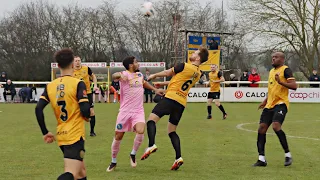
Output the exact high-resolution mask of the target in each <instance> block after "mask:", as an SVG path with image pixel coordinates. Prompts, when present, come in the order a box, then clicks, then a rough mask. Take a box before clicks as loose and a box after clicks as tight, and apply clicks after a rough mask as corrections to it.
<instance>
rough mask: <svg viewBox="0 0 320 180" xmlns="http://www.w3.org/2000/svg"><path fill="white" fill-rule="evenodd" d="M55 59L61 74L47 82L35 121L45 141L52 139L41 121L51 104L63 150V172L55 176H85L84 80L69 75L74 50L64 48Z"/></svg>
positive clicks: (87, 108) (83, 179)
mask: <svg viewBox="0 0 320 180" xmlns="http://www.w3.org/2000/svg"><path fill="white" fill-rule="evenodd" d="M55 60H56V61H57V63H58V66H59V68H60V71H61V77H59V78H58V79H55V80H54V81H52V82H51V83H49V84H48V85H47V86H46V88H45V90H44V92H43V94H42V96H41V97H40V100H39V102H38V104H37V107H36V117H37V120H38V124H39V126H40V128H41V131H42V134H43V135H44V136H43V138H44V141H45V142H46V143H52V142H53V141H55V137H54V135H53V134H52V133H51V132H49V131H48V130H47V128H46V125H45V122H44V114H43V110H44V108H45V107H46V105H47V104H48V103H50V104H51V106H52V108H53V111H54V114H55V116H56V119H57V134H56V139H57V141H58V145H59V146H60V148H61V150H62V152H63V154H64V167H65V173H64V174H62V175H60V176H59V178H58V180H69V179H70V180H73V179H74V178H75V179H81V180H86V179H87V178H86V170H85V165H84V162H83V156H84V152H85V149H84V140H85V125H84V123H85V121H87V120H88V118H89V117H90V104H89V101H88V98H87V92H86V86H85V84H84V83H83V82H82V81H80V80H79V79H76V78H74V77H72V73H73V60H74V57H73V52H72V50H70V49H63V50H60V51H58V52H57V53H56V54H55Z"/></svg>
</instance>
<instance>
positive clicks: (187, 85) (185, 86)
mask: <svg viewBox="0 0 320 180" xmlns="http://www.w3.org/2000/svg"><path fill="white" fill-rule="evenodd" d="M190 84H192V80H188V81H186V82H185V83H183V84H182V87H181V90H182V91H185V90H187V89H188V88H189V86H190Z"/></svg>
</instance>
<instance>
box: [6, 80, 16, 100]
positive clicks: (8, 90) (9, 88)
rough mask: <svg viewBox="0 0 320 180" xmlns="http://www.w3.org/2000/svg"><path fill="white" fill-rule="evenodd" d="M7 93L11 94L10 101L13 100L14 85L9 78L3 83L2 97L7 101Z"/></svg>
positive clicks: (14, 93)
mask: <svg viewBox="0 0 320 180" xmlns="http://www.w3.org/2000/svg"><path fill="white" fill-rule="evenodd" d="M7 95H11V101H13V99H14V96H15V95H16V89H15V86H14V84H13V83H12V82H11V80H10V79H8V80H7V83H6V84H5V85H4V91H3V98H4V101H5V102H7Z"/></svg>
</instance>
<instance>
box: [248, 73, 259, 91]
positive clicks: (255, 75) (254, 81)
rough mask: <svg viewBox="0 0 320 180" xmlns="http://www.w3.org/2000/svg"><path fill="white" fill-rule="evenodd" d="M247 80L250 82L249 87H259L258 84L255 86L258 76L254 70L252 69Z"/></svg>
mask: <svg viewBox="0 0 320 180" xmlns="http://www.w3.org/2000/svg"><path fill="white" fill-rule="evenodd" d="M248 80H249V81H250V82H252V84H249V86H250V87H259V84H256V82H259V81H260V75H259V74H258V73H257V70H256V69H255V68H252V70H251V74H250V75H249V79H248Z"/></svg>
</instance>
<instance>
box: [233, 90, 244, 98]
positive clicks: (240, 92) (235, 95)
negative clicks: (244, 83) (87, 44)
mask: <svg viewBox="0 0 320 180" xmlns="http://www.w3.org/2000/svg"><path fill="white" fill-rule="evenodd" d="M234 97H236V98H237V99H241V98H242V97H243V92H242V91H236V92H235V93H234Z"/></svg>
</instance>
